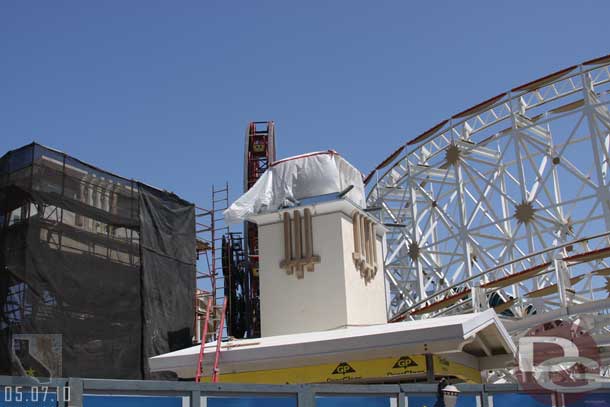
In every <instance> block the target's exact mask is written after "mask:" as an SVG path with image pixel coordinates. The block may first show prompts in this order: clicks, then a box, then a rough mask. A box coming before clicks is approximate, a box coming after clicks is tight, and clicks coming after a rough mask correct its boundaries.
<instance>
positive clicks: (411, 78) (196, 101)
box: [0, 0, 610, 206]
mask: <svg viewBox="0 0 610 407" xmlns="http://www.w3.org/2000/svg"><path fill="white" fill-rule="evenodd" d="M609 15H610V2H604V1H580V2H579V1H535V2H534V1H510V2H498V1H496V2H491V1H478V2H461V1H437V2H424V1H422V2H417V3H416V2H407V1H402V2H399V1H366V2H365V1H326V2H318V1H307V2H290V1H242V2H240V1H234V2H230V1H212V0H205V1H202V0H199V1H186V0H185V1H155V0H148V1H144V0H142V1H136V0H123V1H114V0H108V1H88V2H86V1H63V0H54V1H35V0H32V1H23V0H2V1H1V2H0V50H1V51H2V60H1V61H2V62H1V63H0V90H1V91H0V135H1V136H0V150H2V152H4V151H6V150H9V149H13V148H16V147H18V146H20V145H23V144H25V143H28V142H30V141H32V140H36V141H39V142H41V143H43V144H46V145H49V146H52V147H55V148H58V149H61V150H64V151H65V152H67V153H70V154H72V155H74V156H76V157H78V158H80V159H82V160H85V161H88V162H91V163H93V164H96V165H98V166H100V167H102V168H105V169H108V170H111V171H113V172H116V173H118V174H121V175H124V176H126V177H132V178H136V179H139V180H142V181H144V182H147V183H150V184H153V185H155V186H159V187H162V188H165V189H168V190H172V191H174V192H176V193H178V194H179V195H181V196H182V197H184V198H186V199H188V200H191V201H195V202H197V203H199V204H200V205H202V206H207V205H208V204H209V199H210V197H209V192H210V186H211V184H212V183H216V184H220V183H224V181H225V180H227V181H229V183H230V184H231V186H232V188H233V193H232V197H233V198H235V197H237V195H238V193H239V190H240V189H241V186H242V174H243V170H242V166H243V145H244V142H243V138H244V132H245V128H246V124H247V123H248V122H249V121H251V120H268V119H269V120H275V122H276V126H277V127H276V128H277V137H278V140H277V144H278V156H279V157H285V156H289V155H294V154H299V153H303V152H307V151H313V150H321V149H328V148H333V149H336V150H337V151H339V152H340V153H341V154H343V155H344V156H345V157H346V158H347V159H348V160H350V161H351V162H352V163H354V164H355V165H356V166H357V167H358V168H360V169H361V170H362V171H363V172H364V173H367V172H368V171H369V170H370V169H371V168H373V167H374V166H375V165H376V164H377V163H378V162H380V161H382V160H383V159H384V158H385V157H386V156H387V155H388V154H389V153H390V152H391V151H393V150H394V149H395V148H397V147H398V146H399V145H401V144H402V143H404V142H405V141H407V140H408V139H410V138H412V137H414V136H416V135H418V134H419V133H421V132H422V131H424V130H426V129H428V128H429V127H431V126H432V125H434V124H436V123H437V122H439V121H440V120H442V119H444V118H446V117H448V116H450V115H452V114H453V113H456V112H458V111H461V110H463V109H465V108H467V107H469V106H471V105H473V104H476V103H478V102H480V101H482V100H484V99H487V98H489V97H491V96H494V95H496V94H498V93H500V92H502V91H504V90H507V89H509V88H512V87H514V86H516V85H519V84H521V83H524V82H528V81H530V80H533V79H535V78H537V77H540V76H543V75H545V74H548V73H550V72H552V71H555V70H559V69H561V68H564V67H567V66H569V65H573V64H576V63H579V62H581V61H584V60H587V59H591V58H594V57H597V56H601V55H605V54H608V53H610V42H609V35H608V34H609V33H610V26H609V25H608V16H609Z"/></svg>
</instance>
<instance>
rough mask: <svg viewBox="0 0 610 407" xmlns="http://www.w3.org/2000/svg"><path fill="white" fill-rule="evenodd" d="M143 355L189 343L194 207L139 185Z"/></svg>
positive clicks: (172, 196)
mask: <svg viewBox="0 0 610 407" xmlns="http://www.w3.org/2000/svg"><path fill="white" fill-rule="evenodd" d="M139 191H140V195H139V199H140V205H139V206H140V228H141V237H142V240H141V243H140V244H141V251H142V270H143V272H142V306H143V307H142V309H143V321H144V329H143V337H144V338H150V340H146V339H145V340H144V346H143V356H144V358H143V360H144V365H145V366H148V358H149V357H151V356H155V355H159V354H162V353H167V352H170V351H173V350H177V349H181V348H184V347H186V346H190V345H191V335H192V333H191V329H190V327H191V325H192V323H193V315H194V302H193V301H194V298H195V283H194V278H195V260H196V259H195V250H194V230H195V211H194V208H193V207H192V206H190V205H185V202H184V201H182V200H181V199H180V198H178V197H177V196H175V195H171V194H168V193H161V192H159V191H157V190H154V189H152V188H149V187H146V186H143V185H140V188H139Z"/></svg>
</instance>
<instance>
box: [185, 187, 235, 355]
mask: <svg viewBox="0 0 610 407" xmlns="http://www.w3.org/2000/svg"><path fill="white" fill-rule="evenodd" d="M228 206H229V184H228V183H225V185H224V186H223V187H221V188H219V189H217V188H216V187H215V186H214V185H212V202H211V209H204V208H200V207H196V213H195V217H196V227H197V230H196V232H197V260H198V265H197V270H196V279H197V290H196V292H195V318H194V331H195V342H196V343H199V342H202V341H203V342H208V341H211V340H215V339H217V338H216V336H217V333H216V332H217V329H216V328H217V326H218V323H219V321H220V319H221V315H222V308H223V305H224V298H225V291H226V288H225V276H224V273H223V260H222V256H223V250H222V249H223V244H222V243H223V239H224V236H225V235H228V234H229V232H230V231H229V226H228V225H226V224H225V223H224V219H223V214H222V213H223V212H224V211H225V210H226V209H227V207H228ZM208 306H210V307H211V312H210V318H209V319H208V327H207V328H208V329H207V330H205V329H204V328H205V327H204V326H203V325H204V324H205V320H206V313H207V310H208ZM204 331H206V332H208V334H207V337H205V338H204V337H203V336H204V335H203V332H204Z"/></svg>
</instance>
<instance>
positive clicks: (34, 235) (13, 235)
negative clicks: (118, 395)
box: [0, 143, 195, 379]
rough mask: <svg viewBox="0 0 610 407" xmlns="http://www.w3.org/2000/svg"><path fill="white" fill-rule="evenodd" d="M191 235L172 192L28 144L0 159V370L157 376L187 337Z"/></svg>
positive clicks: (190, 221)
mask: <svg viewBox="0 0 610 407" xmlns="http://www.w3.org/2000/svg"><path fill="white" fill-rule="evenodd" d="M194 232H195V211H194V205H192V204H191V203H189V202H186V201H184V200H183V199H181V198H179V197H178V196H176V195H174V194H172V193H170V192H167V191H163V190H160V189H157V188H153V187H151V186H148V185H146V184H143V183H141V182H137V181H134V180H131V179H128V178H124V177H120V176H117V175H114V174H112V173H110V172H108V171H105V170H101V169H99V168H97V167H94V166H92V165H90V164H87V163H84V162H82V161H80V160H78V159H76V158H74V157H71V156H69V155H67V154H65V153H62V152H60V151H57V150H53V149H51V148H47V147H44V146H41V145H39V144H36V143H32V144H29V145H27V146H24V147H22V148H19V149H17V150H13V151H10V152H8V153H7V154H5V155H4V156H2V157H0V374H14V375H25V374H26V373H28V372H29V374H32V375H36V376H39V377H40V376H44V377H48V376H59V375H62V374H64V375H67V376H86V377H92V378H117V379H118V378H122V379H140V378H153V377H156V376H154V375H151V374H150V372H149V369H148V358H149V357H151V356H155V355H159V354H162V353H167V352H170V351H174V350H178V349H182V348H185V347H187V346H189V345H190V344H191V337H192V332H191V326H190V324H191V315H192V314H193V304H192V302H191V300H190V298H192V297H193V295H194V291H195V281H194V279H193V278H192V277H193V273H194V270H195V256H194V253H193V247H194V246H195V233H194ZM108 361H112V363H107V362H108Z"/></svg>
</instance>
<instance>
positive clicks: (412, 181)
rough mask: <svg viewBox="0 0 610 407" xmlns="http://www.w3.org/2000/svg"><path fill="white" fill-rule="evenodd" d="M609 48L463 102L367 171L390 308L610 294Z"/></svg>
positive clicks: (531, 309)
mask: <svg viewBox="0 0 610 407" xmlns="http://www.w3.org/2000/svg"><path fill="white" fill-rule="evenodd" d="M609 68H610V56H609V57H603V58H598V59H596V60H592V61H587V62H585V63H583V64H581V65H578V66H573V67H570V68H567V69H564V70H562V71H559V72H556V73H553V74H551V75H548V76H546V77H544V78H541V79H538V80H536V81H533V82H530V83H528V84H525V85H523V86H520V87H517V88H514V89H512V90H511V91H509V92H506V93H503V94H500V95H498V96H496V97H494V98H491V99H489V100H487V101H485V102H483V103H480V104H479V105H477V106H474V107H472V108H470V109H467V110H465V111H463V112H461V113H458V114H456V115H454V116H453V117H451V118H450V119H448V120H445V121H443V122H441V123H439V124H438V125H436V126H434V127H433V128H432V129H430V130H428V131H427V132H425V133H423V134H422V135H420V136H419V137H416V138H415V139H413V140H411V141H410V142H408V143H406V144H405V145H404V146H402V147H401V148H399V149H398V150H397V151H396V152H394V153H393V154H392V155H391V156H390V157H388V159H386V160H385V161H384V162H383V163H382V164H380V165H379V166H378V167H377V168H376V170H375V171H374V172H373V173H371V174H370V175H369V177H367V183H368V184H369V185H368V186H369V187H370V188H369V194H368V206H369V207H370V208H373V210H374V211H375V213H376V215H377V216H378V217H379V218H380V219H381V221H382V222H383V223H384V224H385V225H386V226H387V227H388V229H389V232H388V234H387V253H386V256H385V266H386V277H387V280H388V282H389V295H390V298H389V300H390V301H389V315H390V317H391V318H393V319H394V320H397V319H403V318H421V317H431V316H435V315H440V314H449V313H460V312H471V311H472V310H473V309H476V308H478V307H481V306H482V307H494V308H495V309H496V311H497V312H501V313H503V315H505V316H507V317H510V318H514V319H519V318H526V317H528V316H532V315H540V314H542V313H544V312H550V311H552V310H556V309H559V308H562V307H567V306H568V305H571V304H584V303H592V302H595V301H600V300H604V299H606V298H607V297H608V280H607V276H610V259H608V257H610V233H609V232H610V188H609V183H610V179H609V177H610V174H608V166H609V163H610V112H609V109H608V105H609V104H610V71H609Z"/></svg>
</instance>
